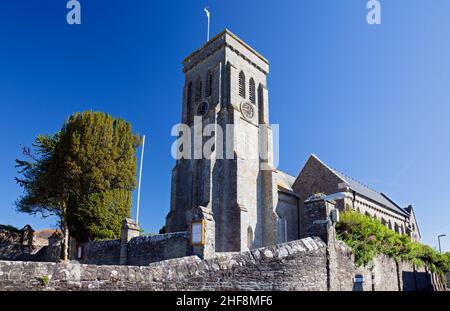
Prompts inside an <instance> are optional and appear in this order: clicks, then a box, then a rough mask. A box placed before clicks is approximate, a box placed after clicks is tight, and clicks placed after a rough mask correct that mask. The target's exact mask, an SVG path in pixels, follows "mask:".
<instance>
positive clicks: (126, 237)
mask: <svg viewBox="0 0 450 311" xmlns="http://www.w3.org/2000/svg"><path fill="white" fill-rule="evenodd" d="M139 232H140V228H139V225H138V223H137V222H136V221H134V220H132V219H130V218H125V219H124V220H123V221H122V235H121V240H120V264H121V265H126V264H127V261H128V242H129V241H130V240H131V239H132V238H135V237H138V236H139Z"/></svg>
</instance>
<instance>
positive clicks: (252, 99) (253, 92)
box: [249, 78, 256, 104]
mask: <svg viewBox="0 0 450 311" xmlns="http://www.w3.org/2000/svg"><path fill="white" fill-rule="evenodd" d="M249 85H250V86H249V91H250V94H249V96H250V102H251V103H252V104H256V86H255V80H253V78H251V79H250V83H249Z"/></svg>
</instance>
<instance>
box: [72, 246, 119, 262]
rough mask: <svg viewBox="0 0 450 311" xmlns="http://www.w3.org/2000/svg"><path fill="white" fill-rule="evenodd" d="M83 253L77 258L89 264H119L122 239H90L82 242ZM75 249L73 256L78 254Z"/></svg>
mask: <svg viewBox="0 0 450 311" xmlns="http://www.w3.org/2000/svg"><path fill="white" fill-rule="evenodd" d="M82 247H83V254H82V258H81V259H77V261H79V262H80V263H82V264H88V265H118V264H119V260H120V240H105V241H90V242H86V243H83V244H82ZM76 251H77V250H76V249H73V254H72V258H75V256H76Z"/></svg>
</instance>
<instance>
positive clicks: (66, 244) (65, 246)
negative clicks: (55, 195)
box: [61, 221, 69, 261]
mask: <svg viewBox="0 0 450 311" xmlns="http://www.w3.org/2000/svg"><path fill="white" fill-rule="evenodd" d="M63 226H64V227H63V234H64V240H63V245H62V252H61V259H62V260H64V261H67V260H68V259H69V230H68V229H67V223H66V222H65V221H64V225H63Z"/></svg>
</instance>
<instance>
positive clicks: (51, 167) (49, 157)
mask: <svg viewBox="0 0 450 311" xmlns="http://www.w3.org/2000/svg"><path fill="white" fill-rule="evenodd" d="M60 138H61V136H60V132H58V133H56V134H55V135H53V136H50V135H38V136H37V137H36V140H35V142H34V143H33V148H32V149H30V148H23V150H22V153H23V155H24V156H25V157H26V159H25V160H19V159H17V160H16V168H18V169H19V171H18V173H19V174H20V175H22V176H21V177H16V181H17V183H18V184H19V185H20V186H21V187H22V188H23V190H24V194H23V195H22V196H21V197H20V198H19V199H18V200H17V201H16V207H17V210H18V211H19V212H22V213H27V214H31V215H36V214H40V215H41V216H42V217H44V218H46V217H49V216H56V217H57V218H58V220H59V226H60V227H61V229H62V230H63V232H64V243H63V252H62V259H64V260H65V259H67V257H68V236H69V233H68V228H67V202H68V199H69V197H70V195H71V189H70V187H69V185H68V183H67V182H66V176H65V174H64V165H63V163H62V162H61V161H60V160H59V158H58V154H57V147H58V145H59V143H60Z"/></svg>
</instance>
